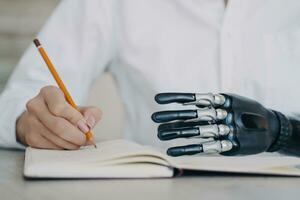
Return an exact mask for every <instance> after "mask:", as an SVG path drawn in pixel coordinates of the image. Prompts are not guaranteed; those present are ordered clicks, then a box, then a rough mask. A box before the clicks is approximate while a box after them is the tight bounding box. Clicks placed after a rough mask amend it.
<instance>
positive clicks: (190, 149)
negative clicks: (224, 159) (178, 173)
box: [167, 140, 233, 157]
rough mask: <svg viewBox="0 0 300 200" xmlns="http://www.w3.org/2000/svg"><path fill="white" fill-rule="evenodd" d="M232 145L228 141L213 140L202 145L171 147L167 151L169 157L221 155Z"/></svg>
mask: <svg viewBox="0 0 300 200" xmlns="http://www.w3.org/2000/svg"><path fill="white" fill-rule="evenodd" d="M232 148H233V144H232V142H231V141H229V140H215V141H210V142H205V143H202V144H192V145H187V146H178V147H171V148H169V149H168V150H167V154H168V155H169V156H174V157H177V156H183V155H195V154H201V153H206V154H207V153H222V152H226V151H230V150H231V149H232Z"/></svg>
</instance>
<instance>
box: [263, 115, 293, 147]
mask: <svg viewBox="0 0 300 200" xmlns="http://www.w3.org/2000/svg"><path fill="white" fill-rule="evenodd" d="M273 112H274V113H275V115H276V117H277V119H278V122H279V129H278V133H277V137H276V138H275V140H274V142H273V143H272V144H271V146H270V147H269V149H268V150H267V151H268V152H274V151H278V150H282V149H284V148H286V147H287V146H288V142H289V140H290V139H291V137H292V125H291V123H290V121H289V119H288V118H287V117H286V116H285V115H283V114H282V113H280V112H278V111H273Z"/></svg>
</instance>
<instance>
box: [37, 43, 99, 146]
mask: <svg viewBox="0 0 300 200" xmlns="http://www.w3.org/2000/svg"><path fill="white" fill-rule="evenodd" d="M33 43H34V44H35V46H36V47H37V48H38V50H39V52H40V54H41V56H42V58H43V59H44V61H45V63H46V65H47V67H48V69H49V71H50V72H51V74H52V76H53V78H54V79H55V81H56V83H57V85H58V87H59V88H60V89H61V91H62V92H63V93H64V95H65V98H66V100H67V102H68V103H69V104H70V105H71V106H72V107H73V108H75V109H76V110H78V111H79V109H78V107H77V105H76V104H75V102H74V101H73V99H72V97H71V95H70V93H69V92H68V90H67V88H66V86H65V84H64V83H63V81H62V79H61V78H60V76H59V74H58V73H57V71H56V69H55V67H54V65H53V64H52V62H51V60H50V59H49V57H48V55H47V53H46V51H45V50H44V48H43V47H42V45H41V43H40V41H39V40H38V39H34V40H33ZM85 136H86V139H87V140H88V141H90V142H91V143H92V144H93V145H94V147H95V148H97V145H96V144H95V143H94V141H93V133H92V132H91V131H89V132H87V133H85Z"/></svg>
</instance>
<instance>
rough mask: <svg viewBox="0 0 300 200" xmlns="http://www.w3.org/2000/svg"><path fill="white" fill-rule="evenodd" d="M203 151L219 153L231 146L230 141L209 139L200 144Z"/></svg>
mask: <svg viewBox="0 0 300 200" xmlns="http://www.w3.org/2000/svg"><path fill="white" fill-rule="evenodd" d="M202 146H203V153H221V152H225V151H230V150H231V149H232V147H233V145H232V142H230V141H229V140H222V141H211V142H206V143H203V144H202Z"/></svg>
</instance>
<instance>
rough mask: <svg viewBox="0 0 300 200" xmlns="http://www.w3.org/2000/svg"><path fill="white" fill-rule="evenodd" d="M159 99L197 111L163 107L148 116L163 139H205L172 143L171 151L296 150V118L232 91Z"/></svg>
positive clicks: (174, 153) (165, 95) (164, 95)
mask: <svg viewBox="0 0 300 200" xmlns="http://www.w3.org/2000/svg"><path fill="white" fill-rule="evenodd" d="M155 100H156V101H157V103H159V104H168V103H181V104H183V105H195V106H196V108H197V109H195V110H174V111H161V112H156V113H154V114H153V115H152V119H153V120H154V121H155V122H158V123H162V124H161V125H160V126H159V127H158V137H159V138H160V139H161V140H172V139H177V138H200V139H209V141H204V142H203V141H202V142H199V143H198V144H192V145H187V146H177V147H171V148H169V150H168V154H169V155H172V156H181V155H193V154H197V153H221V154H223V155H250V154H257V153H261V152H264V151H268V152H274V151H283V152H285V153H286V152H290V153H294V154H295V153H298V155H299V153H300V151H299V150H300V148H299V144H300V140H299V135H300V134H299V124H300V123H299V121H297V120H295V119H289V118H287V117H286V116H285V115H283V114H282V113H280V112H278V111H274V110H271V109H267V108H265V107H264V106H262V105H261V104H260V103H258V102H257V101H254V100H252V99H249V98H245V97H242V96H238V95H235V94H211V93H209V94H192V93H162V94H158V95H157V96H156V97H155Z"/></svg>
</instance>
